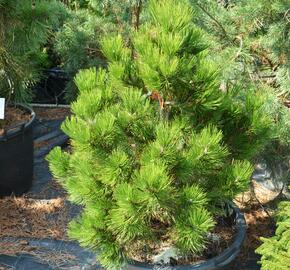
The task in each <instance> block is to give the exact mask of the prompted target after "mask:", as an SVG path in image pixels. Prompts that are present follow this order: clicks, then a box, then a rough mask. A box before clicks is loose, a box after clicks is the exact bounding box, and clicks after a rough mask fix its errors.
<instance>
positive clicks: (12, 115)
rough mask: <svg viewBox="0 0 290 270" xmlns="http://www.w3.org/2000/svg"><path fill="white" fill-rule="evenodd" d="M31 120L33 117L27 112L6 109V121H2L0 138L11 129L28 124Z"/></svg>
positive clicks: (19, 109) (0, 123)
mask: <svg viewBox="0 0 290 270" xmlns="http://www.w3.org/2000/svg"><path fill="white" fill-rule="evenodd" d="M30 119H31V115H30V113H29V112H27V111H26V110H24V109H21V108H19V107H6V108H5V119H4V120H0V136H1V135H3V134H4V133H5V132H7V130H9V129H11V128H15V127H17V126H19V125H21V124H24V123H27V122H28V121H29V120H30Z"/></svg>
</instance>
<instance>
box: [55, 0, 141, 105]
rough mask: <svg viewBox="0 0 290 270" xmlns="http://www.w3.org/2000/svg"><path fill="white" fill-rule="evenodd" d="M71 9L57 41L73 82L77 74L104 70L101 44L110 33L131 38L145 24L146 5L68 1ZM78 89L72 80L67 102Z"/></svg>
mask: <svg viewBox="0 0 290 270" xmlns="http://www.w3.org/2000/svg"><path fill="white" fill-rule="evenodd" d="M64 2H66V4H67V5H68V6H69V7H70V8H71V9H72V10H71V12H70V16H69V18H68V19H67V20H66V22H65V24H64V27H62V28H61V29H60V30H59V31H58V33H57V35H56V39H55V46H54V47H55V52H56V54H57V55H58V56H59V58H60V60H61V65H62V67H63V68H64V70H65V71H66V72H67V73H68V75H69V76H70V77H71V78H73V77H74V76H75V75H76V74H77V72H78V70H80V69H84V68H90V67H105V66H106V63H107V62H106V59H105V57H104V56H103V53H102V52H101V50H100V47H101V45H100V42H101V41H102V39H103V38H104V36H106V34H108V33H122V34H124V35H128V33H129V32H130V30H131V29H132V28H133V27H135V28H136V27H138V25H139V24H140V23H141V21H143V20H144V19H143V16H141V10H142V9H143V7H144V6H145V4H146V1H140V0H121V1H119V0H118V1H116V0H102V1H100V0H88V1H84V0H81V1H77V0H74V1H71V0H68V1H65V0H64ZM77 95H78V89H77V87H76V85H75V84H74V82H73V80H71V81H70V82H69V83H68V85H67V87H66V99H67V100H68V101H69V102H71V101H73V100H75V99H76V97H77Z"/></svg>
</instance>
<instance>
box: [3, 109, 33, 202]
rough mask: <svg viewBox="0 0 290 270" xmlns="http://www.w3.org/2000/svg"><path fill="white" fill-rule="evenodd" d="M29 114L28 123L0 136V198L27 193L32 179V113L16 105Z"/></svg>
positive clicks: (30, 110)
mask: <svg viewBox="0 0 290 270" xmlns="http://www.w3.org/2000/svg"><path fill="white" fill-rule="evenodd" d="M18 106H19V107H21V108H22V109H24V110H26V111H27V112H29V113H30V114H31V117H30V120H29V122H26V123H24V124H21V125H17V126H15V127H13V128H11V129H9V130H8V131H7V132H6V134H4V135H3V136H0V196H9V195H11V194H15V195H21V194H23V193H24V192H26V191H28V190H29V188H30V187H31V185H32V179H33V134H32V124H33V122H34V120H35V113H34V111H33V110H32V109H31V108H29V107H27V106H24V105H18Z"/></svg>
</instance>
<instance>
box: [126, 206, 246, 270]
mask: <svg viewBox="0 0 290 270" xmlns="http://www.w3.org/2000/svg"><path fill="white" fill-rule="evenodd" d="M233 209H234V212H235V226H236V231H237V234H236V236H235V239H234V242H233V244H232V245H231V246H230V247H228V248H227V249H226V250H225V251H224V252H222V253H221V254H220V255H219V256H216V257H214V258H212V259H209V260H207V261H205V262H201V263H196V264H192V265H179V266H162V265H153V264H145V263H141V262H137V261H130V263H128V264H127V265H126V267H124V270H125V269H126V270H149V269H151V270H217V269H221V268H222V267H224V266H226V265H228V264H229V263H230V262H232V261H233V260H234V258H235V257H236V256H237V254H238V253H239V252H240V249H241V246H242V244H243V242H244V239H245V236H246V227H247V224H246V220H245V217H244V214H243V213H241V211H240V210H239V209H238V208H237V207H233Z"/></svg>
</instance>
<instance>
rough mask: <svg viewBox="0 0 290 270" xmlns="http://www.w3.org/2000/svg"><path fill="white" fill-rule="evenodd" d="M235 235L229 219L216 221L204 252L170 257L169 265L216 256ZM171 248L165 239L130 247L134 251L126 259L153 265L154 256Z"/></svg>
mask: <svg viewBox="0 0 290 270" xmlns="http://www.w3.org/2000/svg"><path fill="white" fill-rule="evenodd" d="M235 233H236V230H235V226H234V223H233V220H232V219H231V218H226V219H221V218H219V219H217V220H216V226H215V227H214V229H213V230H212V231H211V232H210V234H209V235H208V237H207V244H206V248H205V250H204V252H202V253H201V254H187V255H186V256H179V258H172V257H171V258H170V265H189V264H193V263H196V262H202V261H206V260H208V259H211V258H213V257H215V256H218V255H219V254H221V253H222V252H223V251H224V250H225V249H226V248H228V247H229V246H230V245H231V244H232V243H233V240H234V237H235ZM172 246H173V243H172V242H170V241H169V239H166V238H165V239H162V240H161V241H160V242H159V243H158V242H156V241H154V243H151V244H150V243H149V244H148V243H147V244H146V245H143V246H136V247H130V250H134V253H132V254H131V253H130V254H128V257H130V258H132V259H134V260H136V261H140V262H144V263H149V264H153V263H154V257H155V256H157V255H160V254H162V253H163V252H164V251H165V250H166V249H169V248H171V247H172ZM167 264H168V263H167ZM165 265H166V264H165Z"/></svg>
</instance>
